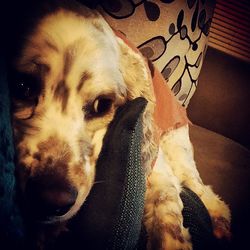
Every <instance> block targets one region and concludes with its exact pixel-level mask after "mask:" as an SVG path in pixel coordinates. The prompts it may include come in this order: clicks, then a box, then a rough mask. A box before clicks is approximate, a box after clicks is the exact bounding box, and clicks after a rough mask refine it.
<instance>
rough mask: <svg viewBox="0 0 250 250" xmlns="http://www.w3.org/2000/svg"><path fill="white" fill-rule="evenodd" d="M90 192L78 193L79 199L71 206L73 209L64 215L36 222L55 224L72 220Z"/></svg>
mask: <svg viewBox="0 0 250 250" xmlns="http://www.w3.org/2000/svg"><path fill="white" fill-rule="evenodd" d="M87 195H88V194H86V192H84V191H80V192H79V193H78V196H77V199H76V202H75V204H74V205H73V206H72V207H71V209H70V210H69V211H68V212H67V213H66V214H64V215H61V216H50V217H47V218H45V219H42V220H36V223H38V224H44V225H55V224H60V223H65V222H67V221H68V220H70V219H71V218H72V217H73V216H74V215H76V214H77V212H78V211H79V210H80V208H81V206H82V204H83V203H84V201H85V199H86V197H87Z"/></svg>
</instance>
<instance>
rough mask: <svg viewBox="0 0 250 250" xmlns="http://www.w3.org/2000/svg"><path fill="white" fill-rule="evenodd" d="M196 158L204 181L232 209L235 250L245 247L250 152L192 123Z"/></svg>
mask: <svg viewBox="0 0 250 250" xmlns="http://www.w3.org/2000/svg"><path fill="white" fill-rule="evenodd" d="M190 138H191V141H192V143H193V145H194V157H195V160H196V162H197V167H198V170H199V172H200V175H201V177H202V179H203V181H204V183H205V184H208V185H211V186H212V187H213V189H214V191H215V192H216V193H218V194H219V195H220V196H221V197H222V198H223V200H225V201H226V202H227V203H228V204H229V206H230V208H231V211H232V233H233V238H232V249H245V247H244V246H245V245H246V244H247V243H248V242H247V240H248V237H249V233H250V230H249V223H250V215H249V211H250V202H249V197H250V182H249V177H250V151H249V150H247V149H246V148H244V147H243V146H241V145H240V144H238V143H236V142H234V141H232V140H230V139H228V138H226V137H224V136H222V135H219V134H217V133H214V132H212V131H210V130H207V129H204V128H202V127H199V126H191V128H190Z"/></svg>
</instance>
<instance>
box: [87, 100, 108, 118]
mask: <svg viewBox="0 0 250 250" xmlns="http://www.w3.org/2000/svg"><path fill="white" fill-rule="evenodd" d="M112 105H113V100H112V99H110V98H108V97H98V98H97V99H96V100H95V101H94V102H93V103H92V104H91V105H88V106H87V107H85V108H84V109H85V111H86V118H87V119H90V118H94V117H100V116H103V115H105V114H107V113H108V112H109V111H110V109H111V108H112Z"/></svg>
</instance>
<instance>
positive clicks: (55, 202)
mask: <svg viewBox="0 0 250 250" xmlns="http://www.w3.org/2000/svg"><path fill="white" fill-rule="evenodd" d="M77 195H78V192H77V190H76V188H75V187H73V186H72V185H71V184H70V183H69V181H68V180H67V179H66V178H65V177H63V176H60V174H58V173H49V174H41V175H37V176H35V177H30V178H29V179H28V181H27V184H26V188H25V203H26V205H27V208H28V213H29V214H28V215H29V216H32V217H33V218H35V219H36V220H37V221H48V220H50V218H53V217H60V216H63V215H65V214H66V213H67V212H68V211H69V210H70V209H71V207H72V206H73V205H74V204H75V202H76V198H77Z"/></svg>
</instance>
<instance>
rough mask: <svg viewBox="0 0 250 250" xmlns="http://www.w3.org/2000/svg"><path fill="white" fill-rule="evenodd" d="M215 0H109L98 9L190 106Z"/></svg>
mask: <svg viewBox="0 0 250 250" xmlns="http://www.w3.org/2000/svg"><path fill="white" fill-rule="evenodd" d="M95 2H97V3H98V2H100V1H95ZM214 3H215V1H183V0H175V1H174V0H172V1H129V0H127V1H121V0H120V1H116V0H106V1H101V4H100V6H99V10H100V11H101V12H102V14H103V15H104V17H105V18H106V20H107V21H108V23H109V24H110V25H111V26H112V27H114V28H115V29H116V30H120V31H122V32H123V33H124V34H126V36H127V37H128V39H129V40H130V41H132V42H133V43H134V44H135V45H136V46H137V47H138V48H139V49H140V50H141V52H142V53H143V54H144V55H145V56H146V57H147V58H149V59H150V60H152V61H153V62H154V64H155V65H156V66H157V67H158V69H159V70H160V71H161V72H162V74H163V76H164V77H165V79H166V80H167V81H168V85H169V86H170V88H171V89H172V91H173V92H174V94H175V95H176V97H177V99H178V100H179V101H180V103H181V104H182V105H183V106H187V105H188V103H189V100H190V98H191V97H192V95H193V93H194V91H195V90H196V87H197V83H198V82H197V81H198V76H199V73H200V69H201V66H202V62H203V59H204V55H205V51H206V44H207V40H208V32H209V27H210V23H211V17H212V13H213V6H214Z"/></svg>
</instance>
